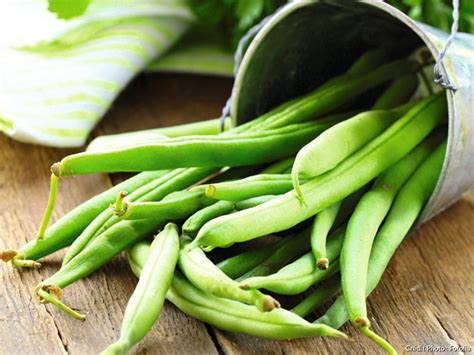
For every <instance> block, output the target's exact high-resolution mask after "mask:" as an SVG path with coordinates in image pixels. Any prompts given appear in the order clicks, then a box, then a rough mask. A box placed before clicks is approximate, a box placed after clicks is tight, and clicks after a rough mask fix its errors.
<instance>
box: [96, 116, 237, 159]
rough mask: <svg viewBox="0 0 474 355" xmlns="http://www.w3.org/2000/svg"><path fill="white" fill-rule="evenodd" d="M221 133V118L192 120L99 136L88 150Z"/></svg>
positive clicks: (228, 120) (228, 121)
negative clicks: (184, 122) (185, 122)
mask: <svg viewBox="0 0 474 355" xmlns="http://www.w3.org/2000/svg"><path fill="white" fill-rule="evenodd" d="M229 126H230V118H229V117H227V118H226V120H225V128H229ZM219 133H221V122H220V118H215V119H212V120H205V121H199V122H192V123H187V124H182V125H176V126H171V127H161V128H154V129H146V130H142V131H135V132H127V133H119V134H111V135H105V136H99V137H97V138H95V139H93V140H92V142H90V143H89V145H88V146H87V151H88V152H97V151H104V150H110V149H116V148H120V147H123V146H124V145H134V144H143V143H146V142H148V141H151V140H156V139H167V138H175V137H183V136H198V135H199V136H200V135H217V134H219Z"/></svg>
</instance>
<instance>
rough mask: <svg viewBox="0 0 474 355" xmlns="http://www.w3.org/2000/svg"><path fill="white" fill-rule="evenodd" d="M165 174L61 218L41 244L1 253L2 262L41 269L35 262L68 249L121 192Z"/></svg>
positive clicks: (138, 179) (139, 179) (152, 175)
mask: <svg viewBox="0 0 474 355" xmlns="http://www.w3.org/2000/svg"><path fill="white" fill-rule="evenodd" d="M165 173H166V172H165V171H150V172H144V173H140V174H137V175H136V176H133V177H131V178H130V179H127V180H125V181H124V182H122V183H120V184H118V185H116V186H114V187H112V188H110V189H109V190H107V191H105V192H102V193H101V194H99V195H97V196H95V197H93V198H91V199H90V200H88V201H86V202H84V203H82V204H81V205H79V206H77V207H76V208H75V209H73V210H72V211H71V212H69V213H67V214H66V215H64V216H63V217H61V218H60V219H59V220H58V221H57V222H56V223H54V224H53V225H52V226H51V227H49V228H48V229H47V230H46V233H45V235H44V238H42V239H41V240H32V241H30V242H29V243H27V244H25V245H24V246H22V247H20V248H19V249H18V250H17V251H14V250H6V251H1V252H0V259H1V260H4V261H9V260H11V261H12V264H13V265H14V266H17V267H39V266H40V263H38V262H36V260H38V259H40V258H42V257H44V256H47V255H49V254H52V253H54V252H55V251H57V250H60V249H62V248H65V247H67V246H69V245H70V244H71V243H72V242H73V241H74V240H75V239H76V238H77V237H78V236H79V235H80V234H81V232H82V231H83V230H84V229H85V228H86V227H87V225H88V224H90V223H91V222H92V221H93V220H94V218H96V217H97V216H98V215H99V214H100V213H101V212H102V211H104V210H107V208H108V206H109V204H111V203H112V202H113V201H114V199H115V196H116V195H117V193H118V192H119V191H121V190H127V191H133V190H136V189H139V188H140V187H141V186H143V185H146V184H148V183H149V182H150V181H153V180H155V179H158V178H159V177H160V176H162V175H164V174H165Z"/></svg>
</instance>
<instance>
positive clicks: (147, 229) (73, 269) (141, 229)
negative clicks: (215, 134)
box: [36, 168, 213, 298]
mask: <svg viewBox="0 0 474 355" xmlns="http://www.w3.org/2000/svg"><path fill="white" fill-rule="evenodd" d="M212 171H213V170H212V169H209V168H195V169H186V170H185V171H183V172H182V173H181V174H180V175H179V176H177V177H176V178H175V179H171V180H169V181H167V182H166V183H164V184H162V185H161V191H162V192H163V193H171V192H174V191H176V190H181V189H184V188H187V187H189V185H191V184H193V183H195V182H197V181H199V180H201V179H202V178H204V177H205V176H207V175H209V174H210V173H211V172H212ZM184 206H186V204H185V205H184ZM192 207H194V206H190V208H189V210H186V209H185V208H183V209H181V210H180V213H182V214H181V215H175V216H174V217H173V219H174V220H179V219H182V218H186V217H188V216H189V215H191V214H192V213H194V212H195V210H193V209H192ZM169 221H170V220H169V219H161V218H160V216H157V218H152V219H144V220H139V221H121V222H120V223H117V224H115V225H114V226H113V227H111V228H110V229H107V230H106V231H104V232H103V233H101V234H100V235H99V236H97V237H96V238H95V239H94V240H92V241H91V243H90V244H89V245H87V247H86V248H84V250H82V251H81V252H80V253H79V254H77V255H76V256H75V257H74V258H73V259H71V261H70V262H69V263H68V264H66V265H64V266H62V267H61V269H60V270H59V271H58V272H56V273H55V274H54V275H52V276H51V277H49V278H48V279H47V280H45V281H43V282H41V283H40V284H39V285H38V286H37V288H36V293H37V294H38V292H39V291H40V290H46V291H47V292H54V293H55V294H56V295H60V293H61V289H63V288H65V287H67V286H68V285H70V284H72V283H73V282H75V281H77V280H79V279H81V278H83V277H85V276H87V275H89V274H90V273H92V272H94V271H95V270H97V269H98V268H99V267H101V266H102V265H104V264H105V263H107V262H108V261H110V260H111V259H112V258H113V257H114V256H115V255H117V254H119V253H120V252H121V251H123V250H125V249H127V248H129V247H130V246H131V245H133V244H135V243H137V242H138V241H140V240H141V239H143V238H145V237H146V236H148V235H150V234H151V233H153V232H154V231H156V230H157V229H158V228H160V227H161V226H163V225H164V224H166V223H167V222H169ZM42 298H44V297H42Z"/></svg>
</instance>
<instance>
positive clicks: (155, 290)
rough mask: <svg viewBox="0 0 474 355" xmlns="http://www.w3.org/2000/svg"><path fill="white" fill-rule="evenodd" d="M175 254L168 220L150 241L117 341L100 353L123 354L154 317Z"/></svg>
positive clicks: (172, 228)
mask: <svg viewBox="0 0 474 355" xmlns="http://www.w3.org/2000/svg"><path fill="white" fill-rule="evenodd" d="M178 256H179V238H178V228H177V227H176V225H174V224H172V223H170V224H168V225H166V226H165V228H164V229H163V231H161V232H160V233H159V234H158V235H157V236H156V237H155V240H154V241H153V243H151V246H150V249H149V257H148V259H147V261H146V262H145V265H144V267H143V270H142V272H141V276H140V280H139V281H138V284H137V286H136V288H135V291H134V292H133V294H132V297H130V300H129V301H128V304H127V308H126V309H125V314H124V316H123V321H122V328H121V330H120V338H119V340H118V341H117V342H116V343H114V344H112V345H110V346H109V347H107V349H105V350H104V351H103V352H102V353H101V354H103V355H107V354H126V353H127V352H128V350H130V349H131V348H132V346H133V345H135V344H137V343H138V342H139V341H140V340H142V339H143V338H144V337H145V335H146V334H147V333H148V332H149V331H150V329H151V327H152V326H153V324H154V323H155V322H156V320H157V319H158V317H159V315H160V313H161V309H162V307H163V303H164V301H165V296H166V293H167V292H168V289H169V287H170V285H171V282H172V280H173V276H174V269H175V267H176V263H177V261H178Z"/></svg>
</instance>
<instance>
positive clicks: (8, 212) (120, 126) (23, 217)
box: [0, 75, 231, 354]
mask: <svg viewBox="0 0 474 355" xmlns="http://www.w3.org/2000/svg"><path fill="white" fill-rule="evenodd" d="M204 86H205V87H206V89H205V90H203V89H202V88H203V87H204ZM230 87H231V82H230V81H229V80H223V79H217V78H216V79H207V78H202V77H193V76H182V77H179V78H177V77H175V76H170V75H163V76H158V75H150V76H143V77H141V78H139V79H138V80H136V81H135V82H134V83H133V84H132V85H131V86H130V87H129V88H128V89H127V90H126V92H125V93H124V94H123V95H122V96H121V97H120V99H119V100H118V101H117V103H116V104H115V106H114V107H113V109H112V110H111V112H110V113H109V114H108V115H107V117H106V118H105V120H104V124H102V125H101V127H100V128H99V129H98V130H97V132H100V133H102V134H103V133H115V132H121V131H128V130H133V129H136V130H138V129H145V128H153V127H159V126H167V125H173V124H178V123H182V122H189V121H191V120H196V119H202V118H207V117H216V116H218V115H219V113H220V109H221V106H222V104H223V103H224V102H225V99H226V98H227V96H228V95H229V92H230ZM184 102H186V105H184V104H183V103H184ZM71 152H73V151H72V150H58V149H49V148H43V147H37V146H32V145H27V144H21V143H18V142H15V141H12V140H11V139H8V138H6V137H5V136H1V137H0V161H2V165H1V166H0V194H1V195H2V199H0V230H1V231H2V235H1V238H0V249H5V248H14V247H18V246H19V245H21V244H23V243H25V242H26V241H27V240H29V239H31V238H32V237H33V236H34V235H35V232H36V228H37V227H38V224H39V221H40V218H41V216H42V213H43V211H44V207H45V204H46V199H47V194H48V189H49V166H50V165H51V163H53V162H55V161H58V160H60V159H61V157H62V156H64V155H66V154H69V153H71ZM115 180H120V179H115ZM109 186H110V179H109V177H108V176H106V175H91V176H81V177H77V178H68V179H63V180H62V181H61V184H60V193H59V198H58V203H57V207H56V209H55V212H54V214H53V219H54V220H55V219H57V218H58V217H59V216H61V215H63V214H64V213H66V212H67V211H69V210H70V209H71V208H73V207H74V206H76V205H77V204H78V203H80V202H81V201H84V200H86V199H88V198H90V197H92V196H94V195H95V194H97V193H99V192H101V191H102V190H104V189H106V188H108V187H109ZM62 256H63V253H62V252H60V253H57V254H56V255H54V256H51V257H48V258H46V259H45V261H44V262H43V264H44V266H43V268H42V269H40V270H39V271H33V270H24V271H21V272H17V271H12V270H11V268H10V266H9V265H6V264H0V272H1V274H0V275H1V281H2V282H1V285H0V294H2V295H5V296H4V299H2V302H0V334H1V339H2V344H1V348H0V353H18V352H21V353H45V354H46V353H47V354H61V353H71V354H92V353H97V352H99V351H100V350H102V349H103V348H104V347H105V346H107V345H108V344H110V343H111V342H112V341H113V340H115V339H117V337H118V335H119V330H120V323H121V320H122V317H123V310H124V309H125V306H126V303H127V301H128V298H129V297H130V295H131V293H132V291H133V287H134V285H135V283H136V281H135V279H134V277H133V276H132V274H131V272H130V271H129V270H128V266H127V264H126V261H125V259H124V258H123V257H119V258H116V259H115V260H114V261H112V263H110V264H109V265H107V266H105V267H104V268H102V269H101V270H99V271H98V272H96V273H94V274H93V275H91V276H90V277H88V278H86V279H85V280H83V281H80V282H77V283H75V284H73V285H72V286H70V287H68V288H67V289H65V290H64V301H65V302H66V303H67V304H69V305H71V306H72V307H74V308H75V309H78V310H80V311H81V312H85V313H86V314H87V321H86V322H84V323H79V322H78V321H76V320H73V319H70V318H69V317H67V316H65V315H63V314H61V313H60V312H58V311H57V310H56V309H54V307H52V306H51V305H47V306H44V305H41V304H38V303H37V302H36V300H35V299H34V297H33V292H32V291H33V288H34V286H35V285H36V284H37V283H38V282H40V281H41V280H43V279H45V278H47V277H48V276H49V275H51V274H53V273H54V272H55V271H56V270H57V268H58V267H59V266H60V262H61V257H62ZM156 352H158V353H208V354H214V353H216V352H217V351H216V348H215V346H214V343H213V341H212V339H211V338H210V336H209V334H208V331H207V329H206V327H205V326H204V325H203V324H202V323H200V322H198V321H196V320H194V319H192V318H189V317H187V316H185V315H184V314H183V313H181V312H180V311H179V310H177V309H176V308H175V307H174V306H172V305H170V304H166V306H165V308H164V310H163V313H162V315H161V317H160V321H159V322H158V324H157V325H156V326H155V327H154V328H153V330H152V332H151V333H150V334H149V335H148V336H147V338H146V341H145V342H143V344H141V345H140V346H139V347H138V348H137V349H136V350H135V353H140V354H147V353H156Z"/></svg>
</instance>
